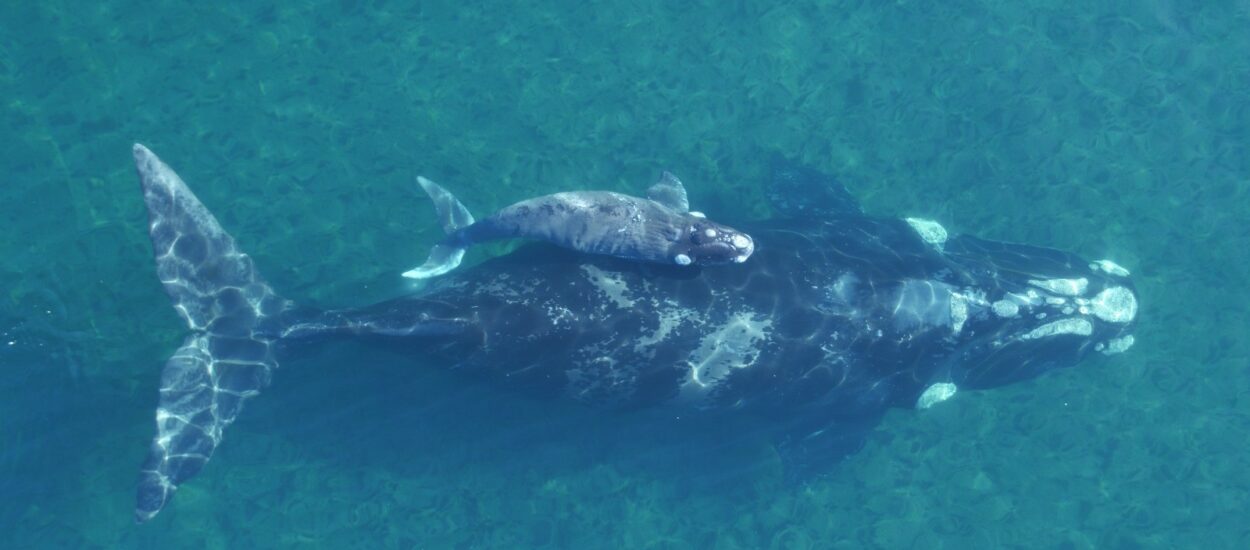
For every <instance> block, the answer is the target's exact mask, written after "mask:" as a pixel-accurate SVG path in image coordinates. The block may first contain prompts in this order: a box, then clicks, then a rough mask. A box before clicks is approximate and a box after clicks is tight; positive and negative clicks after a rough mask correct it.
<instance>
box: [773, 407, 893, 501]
mask: <svg viewBox="0 0 1250 550" xmlns="http://www.w3.org/2000/svg"><path fill="white" fill-rule="evenodd" d="M880 418H881V417H880V415H871V416H870V417H868V418H863V419H858V420H856V421H854V422H835V423H828V424H824V425H823V426H821V427H819V428H817V429H815V430H812V428H813V427H814V425H813V424H811V423H807V422H803V423H800V424H799V425H796V426H792V427H791V430H789V431H787V432H783V435H782V436H781V437H779V438H778V439H777V440H776V441H775V446H774V448H775V449H776V451H777V455H778V456H779V457H780V458H781V465H782V469H783V475H784V476H785V479H786V481H787V482H789V483H794V484H802V483H805V482H807V481H810V480H812V479H814V478H818V477H820V476H821V475H824V474H827V473H828V472H829V470H830V468H832V467H834V466H836V465H837V464H838V463H839V462H842V460H844V459H845V458H846V457H848V456H851V455H852V454H855V453H856V452H857V451H859V450H860V449H861V448H863V446H864V444H865V443H866V442H867V440H868V434H870V433H872V429H873V428H874V427H875V426H876V425H877V423H878V422H879V421H880Z"/></svg>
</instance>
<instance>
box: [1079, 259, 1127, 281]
mask: <svg viewBox="0 0 1250 550" xmlns="http://www.w3.org/2000/svg"><path fill="white" fill-rule="evenodd" d="M1089 268H1090V269H1095V270H1099V271H1102V272H1103V273H1106V274H1108V275H1114V276H1116V277H1128V276H1129V272H1128V270H1127V269H1124V268H1123V267H1122V266H1120V264H1117V263H1115V262H1113V261H1111V260H1098V261H1096V262H1093V263H1091V264H1089Z"/></svg>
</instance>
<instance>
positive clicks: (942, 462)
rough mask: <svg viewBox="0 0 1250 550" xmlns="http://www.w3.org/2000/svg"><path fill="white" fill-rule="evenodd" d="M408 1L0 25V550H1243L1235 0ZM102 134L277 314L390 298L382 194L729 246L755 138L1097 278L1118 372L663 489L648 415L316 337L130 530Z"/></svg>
mask: <svg viewBox="0 0 1250 550" xmlns="http://www.w3.org/2000/svg"><path fill="white" fill-rule="evenodd" d="M426 4H427V5H424V6H421V7H412V6H410V5H407V4H404V3H395V4H394V5H391V4H387V3H384V2H367V1H359V2H353V1H346V0H344V1H339V2H322V3H307V2H305V3H300V4H298V5H297V4H296V3H294V2H285V3H279V4H278V5H276V6H259V5H257V3H248V2H236V3H233V5H226V3H203V5H204V6H208V5H213V6H214V7H197V8H187V7H185V6H186V5H188V4H186V3H181V2H120V1H117V2H101V3H87V2H58V1H47V2H15V1H11V2H4V3H0V128H2V129H3V135H4V144H3V147H0V220H2V222H3V229H4V230H3V231H0V258H3V260H0V276H2V277H3V283H4V285H3V286H4V290H5V292H4V293H3V294H0V336H2V337H3V339H4V341H2V342H0V367H2V368H3V374H4V376H3V378H2V379H0V494H3V495H4V498H0V546H3V547H6V548H25V547H71V548H113V547H162V548H179V547H187V548H200V547H207V548H245V547H280V546H292V545H299V544H302V545H306V546H314V547H361V548H377V547H411V546H419V547H427V548H453V547H455V548H515V547H570V548H590V547H617V548H686V547H720V548H829V547H845V548H854V547H864V546H875V547H888V548H908V547H916V548H965V547H969V546H970V545H972V546H976V547H982V548H988V547H1019V546H1037V547H1060V548H1135V547H1157V548H1176V547H1199V546H1201V547H1207V548H1238V547H1241V548H1244V547H1250V527H1247V524H1246V522H1245V517H1246V510H1247V509H1248V508H1250V438H1247V437H1246V435H1245V434H1246V433H1247V428H1250V376H1247V375H1248V373H1250V346H1248V345H1247V338H1246V330H1247V328H1248V327H1250V290H1248V289H1247V281H1250V253H1248V252H1247V250H1248V247H1250V229H1248V227H1250V225H1248V224H1247V223H1246V221H1245V218H1246V217H1247V215H1248V214H1250V30H1247V29H1250V3H1247V2H1245V1H1244V0H1237V1H1233V0H1228V1H1223V2H1201V3H1200V2H1183V1H1181V0H1143V1H1139V2H1113V3H1102V4H1099V5H1098V7H1091V6H1084V5H1082V7H1080V8H1079V9H1078V8H1077V7H1075V6H1076V5H1077V4H1075V3H1068V4H1070V5H1064V4H1063V3H1053V2H1003V3H999V2H971V1H956V2H941V3H935V2H908V1H899V2H863V3H860V2H791V3H784V4H782V3H765V2H759V3H751V2H745V3H730V2H702V3H696V2H650V1H638V2H604V3H598V2H591V3H587V2H528V3H516V4H511V3H502V2H498V3H485V4H476V5H463V4H464V3H459V2H441V3H436V2H431V3H426ZM440 4H441V5H440ZM135 141H140V142H143V143H145V144H147V145H148V146H150V147H152V148H153V150H155V151H156V152H157V153H158V154H160V155H161V156H162V157H163V158H164V159H165V160H166V161H168V162H169V163H171V164H172V165H173V166H174V167H175V168H176V169H177V170H178V171H179V172H180V173H181V174H182V175H183V177H184V178H185V179H186V180H187V181H188V183H190V185H191V186H192V187H193V188H194V189H195V191H196V192H197V194H198V195H199V196H200V198H201V199H202V200H203V201H204V202H205V203H206V204H207V205H208V206H209V207H210V208H211V209H212V210H213V211H214V212H215V213H216V215H217V217H218V218H219V219H220V220H221V222H222V224H223V225H224V226H225V227H226V228H227V229H228V230H229V231H230V232H231V233H233V234H234V236H235V237H236V239H237V240H238V241H239V243H240V246H242V248H243V249H244V250H247V251H248V252H250V253H251V254H252V256H253V257H254V258H255V259H256V261H257V263H258V265H259V267H260V268H261V270H262V271H263V272H264V273H265V274H266V276H267V277H268V279H269V280H270V282H271V283H272V284H273V286H274V287H276V288H278V289H281V290H282V291H283V292H284V293H285V294H286V295H288V296H291V297H295V298H299V299H301V300H306V301H311V302H314V303H319V304H327V305H348V304H364V303H368V302H371V301H374V300H378V299H383V298H387V297H391V296H395V295H397V294H401V293H403V292H405V291H406V290H408V289H407V288H406V287H405V285H404V284H403V283H402V282H401V279H400V278H399V277H397V274H398V273H400V272H402V271H403V270H405V269H408V268H410V267H413V266H414V265H415V264H416V263H419V262H420V261H421V259H422V258H423V257H424V254H425V251H426V249H427V247H428V245H429V244H430V243H431V242H433V240H434V239H435V238H436V237H437V232H438V228H437V226H436V224H435V223H434V220H433V216H432V215H431V213H430V212H429V206H428V204H427V203H426V202H425V201H424V199H422V198H421V197H419V196H418V195H417V194H416V192H415V191H414V189H413V185H412V178H413V177H414V176H415V175H417V174H424V175H428V176H430V177H433V178H435V179H437V180H439V181H441V182H444V183H447V184H448V185H449V186H452V187H454V188H455V189H456V190H457V192H458V193H459V194H460V195H461V198H462V199H463V200H464V201H465V202H466V203H468V204H470V205H471V206H472V207H473V209H474V210H475V211H478V212H488V211H490V210H492V209H494V208H498V207H501V206H504V205H506V204H508V203H510V202H513V201H516V200H519V199H522V198H526V197H529V196H532V195H535V194H539V193H546V192H552V191H556V190H567V189H575V188H599V189H615V190H621V191H627V192H633V193H639V192H641V191H642V189H644V188H645V187H646V185H648V184H649V183H650V182H651V180H652V179H653V178H654V176H655V174H656V173H657V172H658V171H659V170H661V169H669V170H672V171H674V172H676V173H678V174H679V175H680V176H681V177H682V179H683V180H684V181H686V182H687V185H688V186H689V187H690V192H691V202H692V203H693V204H695V205H696V206H697V207H698V208H699V209H700V210H704V211H707V212H716V213H717V215H718V217H721V218H728V219H733V218H739V219H741V218H763V217H767V216H768V215H769V213H770V212H769V208H768V206H767V205H766V204H765V203H764V201H763V194H762V192H761V187H762V184H763V182H764V180H765V174H766V167H767V163H766V160H767V158H768V155H769V154H771V153H773V152H778V151H781V152H785V153H786V154H788V155H790V156H792V157H795V158H798V159H801V160H802V161H803V162H805V163H807V164H810V165H812V166H814V167H817V168H820V169H821V170H824V171H826V172H829V173H833V174H837V175H838V176H840V177H841V178H842V179H843V181H845V182H846V183H847V186H848V187H849V188H850V190H851V191H852V192H853V193H855V194H856V195H857V196H859V197H861V198H862V199H863V201H864V203H865V207H866V209H867V210H868V211H870V212H872V213H876V214H880V215H917V216H923V217H928V218H932V219H936V220H939V221H941V222H943V223H944V224H945V225H946V227H947V228H948V229H950V230H952V231H956V232H968V233H975V234H978V235H980V236H983V237H987V238H994V239H1001V240H1012V241H1023V242H1029V243H1034V244H1041V245H1048V246H1054V247H1058V248H1063V249H1066V250H1071V251H1073V252H1076V253H1078V254H1080V255H1082V256H1085V257H1091V258H1112V259H1114V260H1116V261H1117V262H1119V263H1120V264H1123V265H1124V266H1126V267H1128V268H1129V269H1130V270H1132V271H1133V274H1134V278H1135V281H1136V284H1137V286H1138V290H1139V291H1140V299H1141V304H1142V309H1141V312H1140V314H1139V318H1140V325H1139V327H1138V328H1137V330H1136V331H1135V333H1136V336H1137V339H1136V341H1137V344H1136V346H1135V347H1134V348H1133V349H1132V350H1130V351H1129V352H1128V353H1126V354H1124V355H1119V356H1114V357H1110V358H1098V359H1093V360H1090V361H1087V362H1086V363H1083V364H1082V365H1080V366H1079V367H1078V368H1076V369H1071V370H1066V371H1062V372H1056V373H1052V374H1050V375H1047V376H1045V377H1043V378H1041V379H1039V380H1036V381H1033V382H1028V383H1024V384H1020V385H1015V386H1010V387H1007V388H1003V389H1000V390H995V391H991V392H984V393H961V394H960V395H959V396H958V397H957V398H956V399H953V400H951V401H950V402H948V403H945V404H943V405H942V406H941V407H937V408H934V409H932V410H928V411H923V413H920V412H915V411H895V412H892V413H891V414H889V415H888V416H887V418H886V421H885V422H884V423H883V424H882V426H880V428H879V429H878V430H877V431H876V432H875V433H874V435H873V437H872V438H871V439H870V441H869V443H868V445H867V447H866V448H865V449H864V450H863V451H861V452H860V453H858V454H857V455H855V456H854V457H852V458H851V459H850V460H848V461H847V462H846V463H844V464H842V465H841V466H840V467H839V468H838V469H837V470H836V472H835V475H833V476H831V477H830V478H828V479H823V480H820V481H818V482H815V483H813V484H811V485H808V486H805V487H793V486H790V485H787V484H786V483H784V482H783V481H782V476H781V471H780V465H779V462H778V460H777V458H776V456H775V454H774V453H773V451H772V450H771V449H770V448H769V447H768V445H767V443H766V441H765V440H764V439H763V438H756V437H750V436H747V437H742V438H737V439H734V438H726V439H732V443H725V444H724V446H723V448H719V449H718V450H717V452H716V453H715V454H716V455H718V456H721V455H725V456H732V457H736V458H735V459H734V460H729V459H725V460H727V461H728V462H730V463H732V464H737V465H742V464H751V465H754V467H752V468H749V469H748V470H749V471H745V472H736V473H733V474H730V473H727V474H726V479H727V481H726V482H724V483H719V484H711V486H710V487H705V486H693V487H692V486H690V485H689V484H686V483H684V482H683V480H682V479H681V478H682V476H681V475H680V473H681V468H680V467H677V468H676V469H673V468H669V467H665V466H664V465H665V464H668V465H671V464H672V463H679V464H680V463H682V461H684V460H691V461H698V462H700V463H704V462H709V461H710V463H711V464H712V465H713V467H715V466H716V465H717V464H718V463H717V458H716V457H707V456H696V457H690V456H686V455H684V454H683V453H685V452H686V451H683V450H681V449H684V447H681V446H680V445H679V444H677V443H676V442H673V441H669V439H671V438H669V437H668V436H666V435H665V434H663V433H662V429H657V430H656V431H657V432H659V433H652V432H651V431H649V430H648V429H647V428H646V426H647V424H646V423H633V424H631V425H629V426H626V427H621V426H619V425H618V424H617V420H616V419H614V418H612V417H602V416H596V415H587V414H586V413H585V412H584V411H582V410H581V409H579V408H577V407H573V406H569V405H565V404H551V403H532V402H529V401H526V400H523V399H519V398H512V397H509V396H507V395H505V394H501V393H498V392H494V391H493V390H491V389H486V388H476V387H465V384H464V382H463V381H462V380H458V379H456V378H454V377H451V376H448V375H446V374H444V373H439V372H435V371H433V370H429V369H419V368H414V367H412V366H411V365H396V364H393V361H388V360H387V359H386V358H383V357H378V356H376V355H373V354H371V352H370V350H368V349H360V348H352V347H343V348H341V349H330V350H327V351H326V352H325V353H324V354H322V355H319V356H317V357H312V358H309V359H307V360H305V361H302V362H298V363H293V364H290V365H287V366H285V367H284V368H283V369H282V370H280V371H279V372H278V373H277V377H276V378H277V379H276V380H275V383H274V385H273V387H271V388H270V389H269V390H268V391H267V392H266V394H265V395H264V396H262V397H261V398H258V399H256V400H254V403H251V404H249V407H248V408H247V410H245V411H244V413H243V415H242V417H241V419H240V420H239V422H237V423H236V424H235V425H234V426H233V427H232V428H231V429H230V431H229V432H228V434H227V436H226V441H225V443H224V444H223V446H222V447H221V448H220V450H219V451H218V453H217V454H216V455H215V456H214V458H213V461H212V462H210V463H209V465H208V467H207V468H205V470H204V471H203V473H201V474H200V475H199V476H198V477H196V478H194V479H193V480H191V481H190V482H188V483H187V484H186V485H185V487H184V488H183V489H182V490H180V491H179V492H178V495H177V497H176V498H175V499H174V501H173V503H172V505H171V506H170V508H169V509H168V510H166V511H165V512H164V513H162V514H161V515H160V516H158V517H157V518H156V519H155V520H154V521H153V522H151V523H149V524H146V525H142V526H136V525H134V524H133V522H132V520H131V510H132V506H133V486H134V482H135V480H136V476H137V468H138V465H139V463H140V461H141V460H142V457H143V454H144V452H145V451H146V448H147V445H148V441H149V440H150V438H151V436H152V432H153V426H152V411H153V408H154V406H155V400H156V388H157V383H158V373H159V367H160V364H161V362H162V361H163V360H164V358H165V357H167V356H168V354H169V353H170V352H171V351H172V350H173V349H174V348H175V347H176V346H177V344H178V342H179V340H180V338H181V336H182V327H181V323H180V322H179V319H178V317H177V316H176V314H175V313H174V312H173V311H172V309H171V308H170V307H169V304H168V302H167V300H166V298H165V296H164V294H163V292H162V291H161V288H160V286H159V283H158V282H157V280H156V277H155V275H154V272H153V267H152V261H151V251H150V246H149V244H148V242H147V236H146V234H145V229H146V228H145V220H146V216H145V213H144V210H143V204H142V200H141V196H140V193H139V190H138V184H137V182H136V178H135V175H134V169H133V167H132V165H131V161H130V154H129V147H130V144H131V143H132V142H135ZM504 250H505V249H504V248H501V247H495V248H488V249H486V250H484V251H478V252H475V253H474V254H475V255H473V256H472V257H471V258H470V261H477V260H480V259H481V258H483V257H485V256H486V255H488V254H491V253H501V252H503V251H504ZM707 438H708V439H718V438H717V437H716V435H715V434H713V435H709V436H708V437H707Z"/></svg>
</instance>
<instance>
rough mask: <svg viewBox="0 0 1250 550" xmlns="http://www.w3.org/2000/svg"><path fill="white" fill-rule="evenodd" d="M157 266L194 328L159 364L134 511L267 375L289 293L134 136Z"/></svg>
mask: <svg viewBox="0 0 1250 550" xmlns="http://www.w3.org/2000/svg"><path fill="white" fill-rule="evenodd" d="M134 158H135V166H136V168H137V169H138V172H139V179H140V181H141V182H142V184H143V198H144V202H146V203H147V209H148V221H149V233H150V235H151V238H152V246H153V249H154V252H155V256H156V267H157V274H158V275H159V277H160V280H161V284H162V285H164V287H165V292H166V293H167V294H168V295H169V297H170V299H171V300H172V301H173V305H174V309H176V310H177V311H178V313H179V315H181V316H182V318H183V320H184V321H186V323H187V326H188V327H189V328H190V329H191V331H192V334H191V335H190V336H188V337H187V339H186V340H184V341H183V343H182V346H181V347H180V348H178V351H176V352H174V355H173V356H172V357H170V359H169V361H168V362H166V363H165V367H164V370H163V371H162V373H161V387H160V402H159V405H158V408H157V409H156V437H155V438H154V439H153V441H152V446H151V449H150V451H149V453H148V457H147V459H146V461H145V462H144V464H143V467H142V470H141V472H140V479H139V489H138V495H137V497H138V498H137V505H136V508H135V519H136V521H138V522H140V523H142V522H144V521H147V520H149V519H151V518H152V517H153V516H155V515H156V514H157V513H158V512H160V510H161V509H162V508H164V507H165V505H166V504H167V503H168V502H169V500H170V498H171V497H172V496H173V493H174V491H175V490H176V489H177V488H178V484H179V483H181V482H182V481H183V480H185V479H187V478H189V477H191V476H193V475H195V474H196V472H198V471H199V470H200V468H202V467H203V466H204V464H205V463H206V462H207V461H208V459H209V457H210V456H211V455H212V453H213V450H214V449H216V447H217V444H218V443H220V442H221V434H222V430H223V429H224V428H225V427H226V426H228V425H230V423H231V422H233V421H234V419H235V417H236V416H237V415H238V413H239V411H240V409H241V408H242V405H243V401H245V400H247V399H248V398H249V397H252V396H255V395H256V394H257V393H258V392H259V391H260V390H261V389H262V388H264V387H265V386H267V385H268V384H269V379H270V374H271V372H272V371H273V369H275V368H276V367H277V362H276V361H275V359H274V354H273V350H272V348H273V344H274V342H275V341H277V339H278V338H279V334H280V332H281V326H280V325H282V323H283V321H282V319H283V318H284V315H283V314H284V313H286V312H288V311H290V310H292V304H291V302H288V301H286V300H284V299H282V298H280V297H278V296H277V295H276V294H275V293H274V292H273V290H272V289H271V288H270V287H269V285H268V284H267V283H266V282H265V281H264V279H262V278H261V276H260V275H259V274H258V273H257V272H256V268H255V266H253V265H252V259H251V258H249V257H248V256H247V254H244V253H242V252H240V251H239V250H238V248H237V247H236V246H235V243H234V239H233V238H231V237H230V235H228V234H227V233H226V232H225V231H224V230H222V228H221V225H220V224H218V222H217V220H216V218H214V217H213V215H212V214H211V213H210V212H209V211H208V209H207V208H205V207H204V205H203V204H201V203H200V201H199V200H198V199H197V198H196V197H195V195H194V194H192V193H191V190H190V189H189V188H188V187H187V185H186V184H185V183H183V181H182V179H181V178H179V177H178V174H176V173H174V171H173V170H172V169H170V168H169V166H167V165H165V163H164V162H161V160H160V159H159V158H157V157H156V155H155V154H153V153H152V151H149V150H148V149H147V148H146V147H144V146H142V145H139V144H135V145H134Z"/></svg>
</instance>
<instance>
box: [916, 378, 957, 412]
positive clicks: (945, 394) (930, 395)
mask: <svg viewBox="0 0 1250 550" xmlns="http://www.w3.org/2000/svg"><path fill="white" fill-rule="evenodd" d="M957 391H959V387H958V386H956V385H954V384H952V383H950V382H939V383H937V384H933V385H931V386H929V387H927V388H925V390H924V393H922V394H920V398H919V399H917V400H916V408H917V409H927V408H929V407H932V406H934V405H937V404H938V403H941V402H943V401H946V400H947V399H950V398H951V397H954V396H955V392H957Z"/></svg>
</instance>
